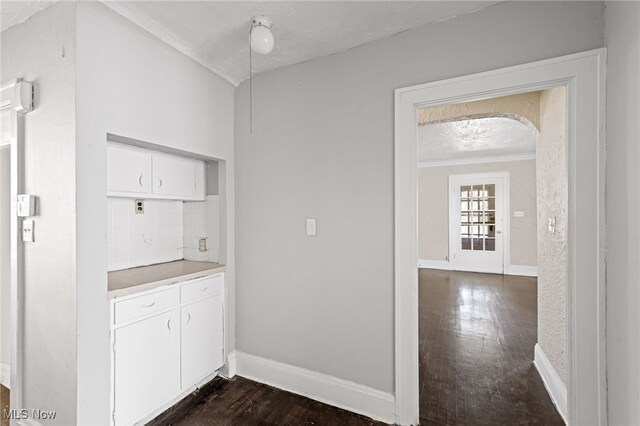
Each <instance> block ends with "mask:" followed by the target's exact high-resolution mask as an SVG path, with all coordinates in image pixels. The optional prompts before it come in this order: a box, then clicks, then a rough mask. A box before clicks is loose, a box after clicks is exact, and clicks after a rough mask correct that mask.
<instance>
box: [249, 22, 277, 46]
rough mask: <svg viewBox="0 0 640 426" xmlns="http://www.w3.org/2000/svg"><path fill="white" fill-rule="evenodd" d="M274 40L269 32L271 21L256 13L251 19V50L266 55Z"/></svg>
mask: <svg viewBox="0 0 640 426" xmlns="http://www.w3.org/2000/svg"><path fill="white" fill-rule="evenodd" d="M274 44H275V40H274V39H273V33H272V32H271V21H270V20H269V19H268V18H266V17H264V16H262V15H256V16H254V17H253V19H251V50H253V51H254V52H256V53H259V54H261V55H268V54H269V53H271V51H272V50H273V46H274Z"/></svg>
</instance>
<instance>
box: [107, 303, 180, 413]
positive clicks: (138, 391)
mask: <svg viewBox="0 0 640 426" xmlns="http://www.w3.org/2000/svg"><path fill="white" fill-rule="evenodd" d="M179 320H180V317H179V315H178V310H177V309H176V310H173V311H170V312H165V313H164V314H159V315H156V316H153V317H151V318H147V319H144V320H141V321H138V322H136V323H133V324H130V325H127V326H124V327H121V328H118V329H116V330H115V335H114V365H113V366H114V372H115V375H114V385H115V390H116V392H115V401H114V409H115V422H116V424H119V425H120V424H122V425H128V424H133V423H135V422H136V421H138V420H140V419H142V418H143V417H144V416H145V415H147V414H148V413H150V412H152V411H153V410H154V409H155V408H157V407H159V406H161V405H162V404H164V403H166V402H168V401H169V400H170V399H171V398H172V397H173V396H174V395H176V394H177V393H178V392H179V391H180V323H179Z"/></svg>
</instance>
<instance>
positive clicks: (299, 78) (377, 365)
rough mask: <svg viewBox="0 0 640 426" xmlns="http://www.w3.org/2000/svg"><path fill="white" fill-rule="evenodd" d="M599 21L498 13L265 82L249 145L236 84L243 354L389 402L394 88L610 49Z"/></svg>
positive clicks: (558, 11) (417, 32) (536, 8)
mask: <svg viewBox="0 0 640 426" xmlns="http://www.w3.org/2000/svg"><path fill="white" fill-rule="evenodd" d="M602 19H603V4H602V3H599V2H540V3H536V2H510V3H501V4H498V5H495V6H492V7H489V8H486V9H484V10H481V11H480V12H477V13H474V14H470V15H465V16H461V17H458V18H455V19H451V20H448V21H445V22H440V23H435V24H431V25H426V26H423V27H420V28H417V29H414V30H410V31H406V32H404V33H401V34H398V35H396V36H393V37H390V38H387V39H383V40H380V41H376V42H373V43H369V44H367V45H364V46H361V47H358V48H354V49H351V50H348V51H346V52H343V53H339V54H335V55H331V56H328V57H325V58H320V59H316V60H313V61H309V62H305V63H302V64H298V65H294V66H290V67H286V68H283V69H280V70H276V71H273V72H269V73H266V74H262V75H259V76H257V77H256V78H254V81H253V85H254V86H253V108H254V109H253V134H250V133H249V123H248V117H249V111H248V104H249V102H248V101H249V93H248V85H247V83H246V82H245V83H243V84H241V85H240V86H239V88H238V89H237V90H236V97H235V99H236V103H235V105H236V107H235V111H236V112H235V152H236V167H237V169H236V171H237V173H236V197H237V198H236V210H237V227H236V236H237V252H236V259H237V265H238V273H237V282H238V286H237V306H236V309H237V326H236V333H237V335H236V342H237V348H238V349H239V350H241V351H245V352H247V353H250V354H253V355H257V356H262V357H266V358H271V359H275V360H277V361H280V362H285V363H289V364H293V365H296V366H299V367H304V368H309V369H311V370H316V371H319V372H322V373H325V374H329V375H333V376H337V377H340V378H343V379H347V380H352V381H354V382H357V383H361V384H364V385H368V386H371V387H374V388H377V389H380V390H383V391H393V389H394V378H393V358H394V357H393V94H394V93H393V91H394V89H396V88H399V87H404V86H410V85H413V84H418V83H425V82H429V81H435V80H440V79H444V78H450V77H455V76H460V75H466V74H471V73H475V72H480V71H486V70H491V69H495V68H500V67H505V66H509V65H516V64H521V63H526V62H531V61H535V60H539V59H545V58H550V57H555V56H560V55H565V54H569V53H574V52H579V51H584V50H589V49H594V48H597V47H602V46H603V43H604V40H603V26H602ZM307 217H315V218H317V219H318V236H317V237H314V238H312V237H305V235H304V229H305V227H304V222H305V218H307Z"/></svg>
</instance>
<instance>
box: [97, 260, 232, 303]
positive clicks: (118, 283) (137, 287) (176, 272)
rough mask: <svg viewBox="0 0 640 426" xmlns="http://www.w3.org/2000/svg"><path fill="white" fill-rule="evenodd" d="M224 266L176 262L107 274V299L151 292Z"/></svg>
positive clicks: (207, 273) (212, 272) (212, 271)
mask: <svg viewBox="0 0 640 426" xmlns="http://www.w3.org/2000/svg"><path fill="white" fill-rule="evenodd" d="M224 270H225V266H224V265H221V264H219V263H213V262H194V261H191V260H176V261H174V262H167V263H158V264H156V265H149V266H140V267H138V268H131V269H123V270H121V271H113V272H109V273H108V278H107V282H108V291H107V294H108V295H109V299H115V298H117V297H122V296H129V295H131V294H135V293H140V292H143V291H147V290H152V289H154V288H157V287H161V286H164V285H171V284H175V283H179V282H183V281H187V280H192V279H195V278H201V277H206V276H207V275H214V274H217V273H219V272H223V271H224Z"/></svg>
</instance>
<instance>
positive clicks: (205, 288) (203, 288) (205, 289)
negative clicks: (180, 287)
mask: <svg viewBox="0 0 640 426" xmlns="http://www.w3.org/2000/svg"><path fill="white" fill-rule="evenodd" d="M208 289H209V287H202V288H201V289H200V291H207V290H208Z"/></svg>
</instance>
